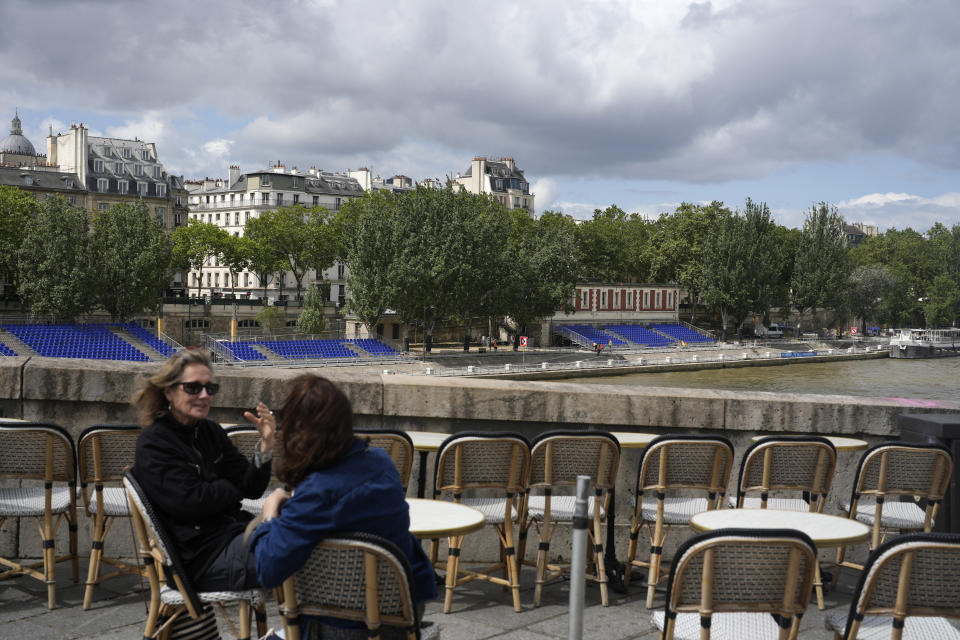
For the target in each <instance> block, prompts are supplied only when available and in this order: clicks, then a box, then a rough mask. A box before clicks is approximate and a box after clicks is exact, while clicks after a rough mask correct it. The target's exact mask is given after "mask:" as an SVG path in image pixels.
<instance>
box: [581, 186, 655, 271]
mask: <svg viewBox="0 0 960 640" xmlns="http://www.w3.org/2000/svg"><path fill="white" fill-rule="evenodd" d="M648 242H649V225H648V224H647V222H646V221H645V220H644V219H643V218H641V217H640V216H639V215H637V214H630V215H627V213H626V212H624V211H623V210H622V209H620V208H619V207H618V206H616V205H610V206H609V207H607V208H606V209H603V210H600V209H596V210H595V211H594V212H593V218H592V219H591V220H588V221H586V222H584V223H582V224H580V225H579V226H578V227H577V234H576V244H575V246H576V250H577V260H578V262H580V264H582V265H583V274H584V275H585V276H586V277H588V278H596V279H600V280H605V281H607V282H631V281H634V282H635V281H637V280H641V279H644V278H645V277H646V276H647V274H648V273H649V269H650V267H649V255H650V254H649V252H648V251H647V246H648Z"/></svg>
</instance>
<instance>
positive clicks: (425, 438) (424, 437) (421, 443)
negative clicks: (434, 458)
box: [407, 431, 451, 451]
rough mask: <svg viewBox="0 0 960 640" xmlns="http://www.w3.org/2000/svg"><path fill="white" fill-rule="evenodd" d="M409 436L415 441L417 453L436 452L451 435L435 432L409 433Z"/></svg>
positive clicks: (414, 446)
mask: <svg viewBox="0 0 960 640" xmlns="http://www.w3.org/2000/svg"><path fill="white" fill-rule="evenodd" d="M407 435H408V436H410V439H411V440H413V448H414V449H416V450H417V451H436V450H437V449H439V448H440V445H441V444H443V441H444V440H446V439H447V438H449V437H450V435H451V434H449V433H437V432H435V431H407Z"/></svg>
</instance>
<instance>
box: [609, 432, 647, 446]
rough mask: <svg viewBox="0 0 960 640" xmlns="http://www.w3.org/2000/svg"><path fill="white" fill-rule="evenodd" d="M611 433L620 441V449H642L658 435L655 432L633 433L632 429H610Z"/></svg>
mask: <svg viewBox="0 0 960 640" xmlns="http://www.w3.org/2000/svg"><path fill="white" fill-rule="evenodd" d="M611 433H613V436H614V437H615V438H616V439H617V440H619V441H620V448H621V449H643V448H645V447H646V446H647V445H648V444H650V443H651V442H653V439H654V438H656V437H657V436H658V435H659V434H656V433H634V432H633V431H612V432H611Z"/></svg>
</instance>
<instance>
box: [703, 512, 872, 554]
mask: <svg viewBox="0 0 960 640" xmlns="http://www.w3.org/2000/svg"><path fill="white" fill-rule="evenodd" d="M690 528H691V529H693V530H694V531H696V532H698V533H703V532H704V531H714V530H716V529H726V528H740V529H797V530H799V531H802V532H803V533H805V534H807V535H808V536H810V539H811V540H813V542H814V543H815V544H816V545H817V546H818V547H839V546H841V545H847V544H854V543H857V542H863V541H864V540H866V539H867V538H869V537H870V527H868V526H867V525H865V524H862V523H860V522H857V521H856V520H850V519H849V518H841V517H839V516H831V515H827V514H825V513H810V512H807V511H777V510H776V509H715V510H713V511H704V512H703V513H698V514H697V515H695V516H693V518H691V519H690Z"/></svg>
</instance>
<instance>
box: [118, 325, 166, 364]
mask: <svg viewBox="0 0 960 640" xmlns="http://www.w3.org/2000/svg"><path fill="white" fill-rule="evenodd" d="M110 331H111V333H113V334H114V335H115V336H117V337H118V338H120V339H121V340H123V341H124V342H128V343H130V344H131V345H133V346H134V347H136V348H137V349H138V350H139V351H140V352H141V353H143V355H145V356H147V357H148V358H150V360H151V361H153V362H163V361H164V360H166V359H167V356H165V355H163V354H162V353H160V352H159V351H157V350H156V349H154V348H153V347H151V346H149V345H147V343H146V342H144V341H143V340H141V339H140V338H138V337H136V336H135V335H133V334H132V333H130V332H129V331H127V330H126V329H121V328H119V327H110Z"/></svg>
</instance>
